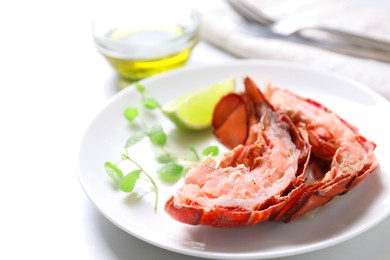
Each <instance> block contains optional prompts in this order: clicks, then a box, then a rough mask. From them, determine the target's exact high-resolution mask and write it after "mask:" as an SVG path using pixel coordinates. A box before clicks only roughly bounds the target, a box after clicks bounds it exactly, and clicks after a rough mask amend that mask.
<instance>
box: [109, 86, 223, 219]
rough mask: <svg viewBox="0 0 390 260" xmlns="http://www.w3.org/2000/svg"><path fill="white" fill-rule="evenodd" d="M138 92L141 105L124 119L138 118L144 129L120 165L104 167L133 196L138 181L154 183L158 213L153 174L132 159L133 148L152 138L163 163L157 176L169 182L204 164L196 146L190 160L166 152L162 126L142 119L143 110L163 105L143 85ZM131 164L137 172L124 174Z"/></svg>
mask: <svg viewBox="0 0 390 260" xmlns="http://www.w3.org/2000/svg"><path fill="white" fill-rule="evenodd" d="M134 85H135V88H136V90H137V91H138V92H139V93H140V94H141V102H140V103H139V104H137V106H134V107H127V108H125V110H124V117H125V118H126V119H127V120H128V121H129V122H130V123H136V122H137V119H138V121H139V123H140V125H141V127H142V130H141V131H138V132H136V133H134V134H133V135H131V136H130V137H129V138H128V139H127V141H126V143H125V144H124V150H125V152H124V153H122V155H121V160H120V161H119V162H117V163H113V162H109V161H108V162H106V163H105V164H104V168H105V171H106V173H107V174H108V175H109V176H110V177H111V178H112V179H113V180H114V181H115V182H116V183H117V184H118V188H119V190H121V191H123V192H127V193H130V192H132V191H133V190H134V188H135V186H136V183H137V181H138V180H145V181H148V182H150V183H151V185H152V186H153V189H154V192H155V200H154V210H155V211H156V210H157V206H158V186H157V184H156V181H155V180H154V179H153V177H152V175H151V174H149V173H148V172H147V171H146V170H145V168H143V167H142V166H141V165H140V164H139V163H138V162H136V161H135V160H134V159H133V157H131V156H130V153H129V152H130V148H132V147H133V146H134V145H136V144H137V143H139V142H140V141H142V140H143V139H144V138H148V139H149V141H150V142H151V143H152V144H153V145H154V146H155V147H156V148H158V149H159V150H160V153H159V155H158V156H157V157H156V158H155V160H156V162H157V163H158V164H160V167H159V168H158V169H157V176H158V178H159V179H160V180H162V181H165V182H176V181H177V180H179V179H180V178H181V177H182V176H184V175H185V174H186V173H187V172H188V170H189V169H190V164H191V163H193V162H200V161H201V156H200V155H199V153H198V152H197V150H196V149H195V147H194V146H192V145H191V146H189V156H187V157H186V158H179V157H178V156H176V155H174V154H173V153H171V152H169V151H167V150H166V149H165V145H166V143H167V135H166V134H165V132H164V129H163V127H162V126H161V125H153V126H149V125H148V124H147V123H146V121H145V120H144V119H143V117H142V113H141V109H142V108H145V109H148V110H154V109H158V110H159V109H161V105H160V104H159V103H158V101H157V100H155V99H154V98H150V97H148V96H147V94H148V91H147V90H146V89H145V87H143V86H142V85H141V84H139V83H135V84H134ZM218 153H219V149H218V147H217V146H209V147H206V148H205V149H204V150H203V151H202V155H203V156H216V155H218ZM124 161H127V162H130V163H131V164H132V165H133V166H135V169H133V170H132V171H130V172H129V173H127V174H124V173H123V171H122V170H121V169H120V167H119V165H120V164H121V163H122V162H124Z"/></svg>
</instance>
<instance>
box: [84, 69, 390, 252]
mask: <svg viewBox="0 0 390 260" xmlns="http://www.w3.org/2000/svg"><path fill="white" fill-rule="evenodd" d="M243 75H249V76H250V77H252V78H253V79H254V80H255V81H256V82H257V83H258V84H259V85H260V86H262V85H263V84H265V83H266V82H267V81H269V80H272V81H273V83H274V84H276V85H278V86H280V87H283V88H289V89H291V90H293V91H294V92H296V93H299V94H301V95H303V96H307V97H311V98H313V99H315V100H317V101H319V102H321V103H323V104H325V105H326V106H328V107H329V108H330V109H332V110H334V111H335V112H337V113H339V114H340V115H341V116H342V117H343V118H344V119H346V120H347V121H349V122H350V123H352V124H354V125H356V126H358V127H359V129H360V131H361V133H362V134H363V135H364V136H365V137H366V138H368V139H370V140H373V141H375V142H376V144H377V149H376V155H377V157H378V159H379V162H380V167H379V169H377V170H376V171H375V172H374V173H372V174H371V175H370V176H369V177H368V178H367V179H366V180H365V181H363V182H362V183H361V184H360V185H359V186H358V187H356V188H355V189H354V190H352V191H350V192H349V193H348V194H346V195H344V196H341V197H338V198H336V199H335V200H334V201H332V202H331V203H330V204H328V205H327V206H325V207H323V208H321V209H320V210H318V211H317V212H316V213H315V214H314V216H313V217H303V218H300V219H298V220H296V221H294V222H291V223H288V224H284V223H268V222H267V223H263V224H259V225H257V226H252V227H243V228H233V229H221V228H212V227H205V226H189V225H185V224H182V223H179V222H176V221H174V220H173V219H171V218H170V217H169V216H168V215H167V214H166V213H165V212H164V210H163V206H164V202H165V200H166V199H168V197H170V196H171V195H172V194H174V193H175V191H176V189H177V187H178V186H179V185H180V183H178V184H176V185H166V184H163V183H160V184H159V186H160V202H159V206H158V210H157V212H156V213H155V212H154V211H153V202H152V201H153V196H154V195H153V193H147V190H148V187H143V186H142V185H141V186H139V187H138V188H137V190H136V191H135V193H134V194H130V195H129V194H126V193H123V192H120V191H118V190H117V189H116V188H115V185H113V181H112V180H111V179H110V178H109V177H108V176H107V175H106V173H105V172H104V168H103V164H104V162H105V161H117V160H119V158H120V154H121V152H122V151H123V150H122V147H123V145H124V143H125V141H126V140H127V138H128V137H129V136H130V135H131V134H132V133H133V132H134V128H133V127H131V126H130V125H129V123H128V122H126V120H125V119H124V117H123V110H124V108H125V107H127V106H129V105H131V104H135V103H137V102H139V99H140V96H139V95H138V93H137V92H135V91H134V89H132V88H128V89H125V90H123V91H121V92H120V93H118V94H117V95H115V96H114V97H113V98H112V99H110V100H109V102H108V104H107V105H106V106H105V107H104V108H103V109H102V111H100V112H99V113H98V114H97V116H96V118H95V119H94V120H93V121H92V123H91V125H90V126H89V128H88V129H87V131H86V133H85V135H84V137H83V140H82V142H81V147H80V154H79V165H78V166H79V177H80V181H81V184H82V186H83V187H84V189H85V192H86V193H87V195H88V197H89V198H90V199H91V201H92V202H93V203H94V204H95V206H96V207H97V208H98V209H99V211H100V212H101V213H102V214H103V215H104V216H106V217H107V218H108V219H109V220H110V221H112V223H114V224H115V225H117V226H118V227H120V228H121V229H123V230H125V231H126V232H128V233H129V234H131V235H133V236H135V237H137V238H139V239H142V240H144V241H146V242H148V243H151V244H153V245H156V246H159V247H162V248H165V249H168V250H171V251H174V252H178V253H182V254H188V255H193V256H199V257H205V258H223V259H260V258H271V257H280V256H287V255H294V254H300V253H304V252H309V251H313V250H317V249H321V248H324V247H328V246H331V245H334V244H337V243H340V242H342V241H345V240H347V239H349V238H352V237H354V236H356V235H358V234H360V233H362V232H363V231H366V230H367V229H369V228H371V227H373V226H374V225H375V224H377V223H378V222H380V221H381V220H383V219H384V218H385V217H387V216H388V215H389V213H390V205H389V204H390V165H389V163H390V160H388V155H389V154H390V138H389V133H390V127H389V124H388V123H387V118H388V114H389V112H390V105H389V103H388V102H387V101H386V100H385V99H384V98H382V97H381V96H379V95H377V94H375V93H374V92H373V91H371V90H369V89H366V88H364V87H363V86H361V85H359V84H357V83H354V82H352V81H350V80H346V79H343V78H340V77H337V76H334V75H333V74H329V73H325V72H322V71H317V70H314V69H310V68H307V67H301V66H297V65H293V64H289V63H280V62H264V61H242V62H234V63H229V64H223V65H212V66H206V67H198V68H192V69H191V68H189V69H182V70H177V71H172V72H171V73H167V74H162V75H159V76H156V77H153V78H149V79H147V80H144V81H143V82H142V84H143V85H144V86H145V87H146V88H147V89H148V90H149V93H150V96H152V97H155V98H156V99H158V100H159V101H160V102H161V103H165V102H167V101H169V100H171V99H172V98H174V97H177V96H180V95H182V94H184V93H186V92H188V91H191V90H194V89H196V88H199V87H202V86H206V85H208V84H211V83H214V82H217V81H220V80H223V79H226V78H228V77H231V76H238V77H241V76H243ZM153 120H154V121H155V122H158V121H160V122H161V123H162V124H163V126H164V128H165V129H166V131H167V132H169V140H170V141H171V142H172V143H173V142H179V143H180V144H179V145H176V146H175V145H172V146H171V147H170V149H178V150H180V149H182V150H183V151H185V149H186V147H187V145H189V144H193V145H196V146H198V147H202V146H203V147H204V146H206V145H207V144H208V143H210V142H215V139H214V138H213V137H212V136H211V134H210V133H209V132H206V133H199V134H189V133H185V132H181V131H178V130H175V129H174V128H173V127H172V124H171V123H170V122H169V121H168V120H166V119H165V118H164V117H163V116H158V117H157V118H153ZM152 148H153V147H151V146H150V145H149V144H148V143H147V142H144V143H141V144H139V145H138V146H136V147H133V148H131V150H130V153H131V154H132V156H134V157H136V160H138V161H139V162H140V163H141V164H142V165H144V166H145V167H147V169H148V170H149V171H150V172H154V171H155V167H156V165H155V160H154V157H155V156H156V151H155V150H153V149H152ZM137 185H138V184H137ZM141 193H145V194H144V196H142V197H137V196H138V195H140V194H141Z"/></svg>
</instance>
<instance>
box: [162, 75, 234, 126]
mask: <svg viewBox="0 0 390 260" xmlns="http://www.w3.org/2000/svg"><path fill="white" fill-rule="evenodd" d="M235 88H236V81H235V78H229V79H227V80H224V81H221V82H218V83H215V84H212V85H209V86H206V87H203V88H201V89H198V90H196V91H194V92H191V93H188V94H186V95H184V96H181V97H179V98H177V99H175V100H173V101H171V102H169V103H167V104H165V105H164V106H163V107H162V111H163V113H164V114H165V115H166V116H168V118H169V119H170V120H171V121H172V122H173V123H175V124H176V126H178V127H179V128H183V129H189V130H203V129H207V128H209V127H210V126H211V121H212V117H213V111H214V108H215V106H216V104H217V103H218V101H219V100H220V99H221V98H222V97H223V96H225V95H226V94H228V93H231V92H233V91H234V90H235Z"/></svg>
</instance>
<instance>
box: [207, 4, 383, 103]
mask: <svg viewBox="0 0 390 260" xmlns="http://www.w3.org/2000/svg"><path fill="white" fill-rule="evenodd" d="M251 3H252V4H254V5H255V6H259V7H261V8H262V10H263V11H264V12H265V13H267V14H268V15H270V16H272V17H273V18H276V19H280V18H286V17H288V16H289V15H291V16H292V15H299V16H300V17H302V18H307V19H309V20H310V19H316V20H317V21H320V22H321V23H323V24H327V25H329V26H332V25H334V26H338V27H343V28H344V29H348V30H352V31H355V32H361V33H364V34H366V35H371V36H374V37H376V38H382V39H385V40H388V41H390V9H374V8H369V7H367V6H357V5H351V4H349V3H346V2H345V1H342V0H324V1H313V0H294V1H288V0H287V1H284V0H252V1H251ZM240 23H241V24H243V21H242V19H241V18H240V17H238V15H236V14H235V13H234V12H233V11H232V9H230V7H229V6H228V5H226V6H220V7H219V8H218V9H215V10H209V11H208V12H205V13H203V24H202V30H201V34H202V37H203V39H204V40H206V41H207V42H209V43H211V44H213V45H215V46H217V47H218V48H220V49H222V50H224V51H226V52H229V53H231V54H233V55H235V56H237V57H239V58H250V59H274V60H284V61H292V62H297V63H301V64H307V65H311V66H314V67H317V68H321V69H325V70H330V71H333V72H335V73H338V74H341V75H343V76H346V77H349V78H352V79H354V80H355V81H358V82H360V83H362V84H364V85H366V86H368V87H370V88H372V89H373V90H375V91H377V92H378V93H379V94H381V95H383V96H384V97H386V98H387V99H389V100H390V63H385V62H379V61H375V60H368V59H361V58H355V57H351V56H347V55H343V54H339V53H335V52H331V51H327V50H324V49H320V48H317V47H312V46H308V45H302V44H299V43H294V42H290V41H285V40H280V39H275V38H269V37H268V38H267V37H261V36H259V35H256V34H254V33H250V31H248V30H244V29H243V28H242V27H240V26H237V24H240Z"/></svg>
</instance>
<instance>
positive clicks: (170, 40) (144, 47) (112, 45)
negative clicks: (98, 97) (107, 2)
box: [92, 1, 200, 81]
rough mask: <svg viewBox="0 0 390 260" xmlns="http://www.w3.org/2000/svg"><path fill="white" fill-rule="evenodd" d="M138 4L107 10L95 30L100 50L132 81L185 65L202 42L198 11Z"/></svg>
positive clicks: (121, 73)
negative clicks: (198, 43) (200, 39)
mask: <svg viewBox="0 0 390 260" xmlns="http://www.w3.org/2000/svg"><path fill="white" fill-rule="evenodd" d="M139 2H140V1H139ZM139 2H137V4H134V6H128V7H126V8H116V10H115V9H114V10H112V9H110V10H107V11H106V12H105V13H103V14H101V15H99V16H97V17H96V19H95V20H94V22H93V27H92V28H93V37H94V40H95V43H96V48H97V50H98V51H99V52H100V53H101V54H102V55H103V56H104V57H105V58H106V59H107V61H108V62H109V63H110V64H111V66H112V67H113V68H114V69H115V71H116V72H117V73H118V74H119V75H120V76H121V77H122V78H124V79H126V80H129V81H137V80H140V79H143V78H146V77H148V76H151V75H154V74H157V73H160V72H163V71H167V70H170V69H173V68H177V67H180V66H183V65H185V64H186V62H187V60H188V58H189V57H190V55H191V52H192V50H193V48H194V46H195V45H196V43H197V42H198V40H199V27H200V14H199V13H197V12H196V11H194V10H189V9H183V8H175V7H173V6H167V5H165V6H161V5H160V6H159V5H157V4H156V3H158V2H153V3H154V4H151V5H148V4H146V3H147V2H145V3H144V5H140V4H139ZM162 2H164V1H162ZM118 9H119V10H118Z"/></svg>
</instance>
